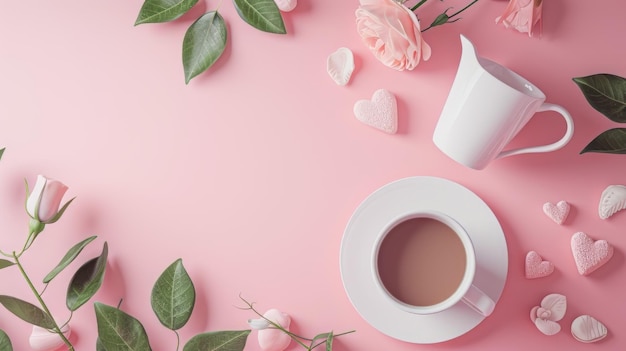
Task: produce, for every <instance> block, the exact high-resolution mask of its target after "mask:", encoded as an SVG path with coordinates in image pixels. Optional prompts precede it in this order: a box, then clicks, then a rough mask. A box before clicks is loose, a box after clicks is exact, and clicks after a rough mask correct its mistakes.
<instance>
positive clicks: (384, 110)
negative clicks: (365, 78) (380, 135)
mask: <svg viewBox="0 0 626 351" xmlns="http://www.w3.org/2000/svg"><path fill="white" fill-rule="evenodd" d="M354 115H355V116H356V119H358V120H359V121H361V122H363V123H365V124H367V125H369V126H372V127H374V128H377V129H380V130H382V131H383V132H385V133H389V134H395V133H396V131H397V130H398V106H397V103H396V97H395V96H394V95H393V94H392V93H390V92H389V91H387V90H385V89H379V90H376V91H375V92H374V94H373V95H372V100H359V101H357V102H356V103H355V104H354Z"/></svg>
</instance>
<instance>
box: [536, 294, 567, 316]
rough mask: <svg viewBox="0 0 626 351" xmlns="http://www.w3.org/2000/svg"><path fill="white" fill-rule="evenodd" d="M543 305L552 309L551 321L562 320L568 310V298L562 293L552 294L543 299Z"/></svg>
mask: <svg viewBox="0 0 626 351" xmlns="http://www.w3.org/2000/svg"><path fill="white" fill-rule="evenodd" d="M541 307H543V308H545V309H547V310H550V311H551V312H552V313H551V315H550V318H549V319H550V320H551V321H560V320H561V319H563V317H564V316H565V311H566V310H567V299H566V297H565V296H563V295H561V294H550V295H548V296H546V297H544V298H543V300H541Z"/></svg>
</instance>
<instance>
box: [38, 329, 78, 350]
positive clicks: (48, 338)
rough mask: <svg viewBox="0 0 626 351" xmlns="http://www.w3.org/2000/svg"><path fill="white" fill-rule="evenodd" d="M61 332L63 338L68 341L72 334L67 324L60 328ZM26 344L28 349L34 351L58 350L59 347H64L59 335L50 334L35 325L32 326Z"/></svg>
mask: <svg viewBox="0 0 626 351" xmlns="http://www.w3.org/2000/svg"><path fill="white" fill-rule="evenodd" d="M61 332H63V334H64V335H65V337H66V338H68V339H69V337H70V335H71V334H72V330H71V329H70V326H69V325H67V324H66V325H65V326H64V327H63V328H61ZM28 343H29V344H30V347H31V348H32V349H33V350H36V351H52V350H58V349H60V348H61V346H63V345H65V343H64V342H63V339H61V337H60V336H59V334H56V333H53V332H50V331H49V330H48V329H44V328H41V327H38V326H36V325H33V331H32V332H31V333H30V337H29V338H28Z"/></svg>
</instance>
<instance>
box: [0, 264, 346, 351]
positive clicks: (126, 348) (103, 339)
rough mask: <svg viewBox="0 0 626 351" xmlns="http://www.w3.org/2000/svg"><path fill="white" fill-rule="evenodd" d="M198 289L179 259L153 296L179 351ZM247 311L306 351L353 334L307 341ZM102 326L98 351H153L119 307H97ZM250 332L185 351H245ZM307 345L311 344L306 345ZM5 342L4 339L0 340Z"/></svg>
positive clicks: (211, 336) (222, 334)
mask: <svg viewBox="0 0 626 351" xmlns="http://www.w3.org/2000/svg"><path fill="white" fill-rule="evenodd" d="M195 298H196V293H195V288H194V284H193V281H192V280H191V278H190V277H189V275H188V273H187V271H186V270H185V267H184V266H183V263H182V260H181V259H180V258H179V259H177V260H176V261H174V262H173V263H172V264H170V266H168V267H167V268H166V269H165V270H164V271H163V272H162V273H161V275H160V276H159V278H158V279H157V280H156V282H155V283H154V286H153V287H152V293H151V298H150V301H151V305H152V310H153V312H154V314H155V315H156V317H157V318H158V320H159V321H160V322H161V324H162V325H163V326H164V327H166V328H167V329H169V330H171V331H172V332H173V333H174V334H175V336H176V350H179V347H180V336H179V334H178V332H177V331H178V330H179V329H181V328H182V327H184V326H185V324H186V323H187V322H188V321H189V318H190V317H191V314H192V312H193V309H194V306H195ZM242 300H243V301H244V303H246V305H247V307H246V308H245V309H249V310H252V311H253V312H254V313H255V314H257V315H258V316H260V317H261V318H263V319H265V320H266V321H267V323H268V325H271V327H272V328H277V329H280V330H281V331H283V332H284V333H286V334H287V335H289V337H291V338H292V339H293V340H295V341H296V342H298V344H300V345H302V346H303V347H304V348H305V349H306V350H312V349H314V348H315V347H317V346H319V345H322V344H325V345H326V350H327V351H331V350H332V340H333V338H335V337H338V336H341V335H345V334H348V333H352V332H353V331H350V332H347V333H341V334H336V335H334V334H333V333H332V332H330V333H324V334H319V335H317V336H316V337H314V338H313V339H306V338H303V337H300V336H298V335H296V334H293V333H291V332H289V331H288V330H287V329H285V328H283V327H282V326H281V325H280V324H277V323H275V322H274V321H271V320H269V319H266V318H265V317H263V315H262V314H260V313H259V312H258V311H257V310H256V309H254V307H253V304H252V303H249V302H247V301H246V300H244V299H243V298H242ZM94 307H95V311H96V321H97V323H98V340H97V344H96V350H97V351H107V350H109V351H111V350H115V351H150V350H152V348H151V346H150V341H149V339H148V334H147V333H146V330H145V329H144V327H143V325H142V324H141V322H140V321H139V320H138V319H136V318H135V317H133V316H131V315H130V314H128V313H126V312H124V311H122V310H121V309H120V308H119V306H118V307H113V306H109V305H106V304H103V303H100V302H96V303H95V304H94ZM250 333H251V330H250V329H244V330H221V331H209V332H204V333H200V334H197V335H195V336H193V337H191V338H190V339H189V340H188V341H187V342H186V343H185V345H184V346H183V351H203V350H214V351H243V349H244V347H245V345H246V341H247V339H248V336H249V335H250ZM303 340H304V341H308V342H310V345H306V344H305V343H304V342H303ZM320 340H321V341H320ZM0 342H1V339H0Z"/></svg>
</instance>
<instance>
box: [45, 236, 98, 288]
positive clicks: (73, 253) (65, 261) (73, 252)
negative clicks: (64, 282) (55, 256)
mask: <svg viewBox="0 0 626 351" xmlns="http://www.w3.org/2000/svg"><path fill="white" fill-rule="evenodd" d="M96 238H97V236H95V235H94V236H90V237H89V238H87V239H85V240H83V241H81V242H79V243H78V244H76V245H74V246H72V248H71V249H69V250H68V251H67V253H66V254H65V256H63V258H62V259H61V262H59V264H57V266H56V267H54V269H53V270H52V271H50V273H48V275H46V276H45V277H44V278H43V282H44V283H45V284H48V283H49V282H50V281H51V280H52V279H54V277H56V276H57V274H59V273H61V271H62V270H63V269H64V268H65V267H67V266H68V265H69V264H70V263H72V261H74V259H76V257H78V254H80V252H81V251H82V250H83V248H85V246H87V244H89V243H90V242H92V241H94V240H95V239H96Z"/></svg>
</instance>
